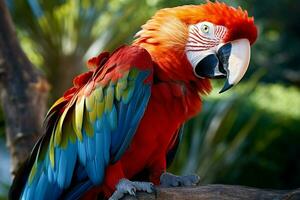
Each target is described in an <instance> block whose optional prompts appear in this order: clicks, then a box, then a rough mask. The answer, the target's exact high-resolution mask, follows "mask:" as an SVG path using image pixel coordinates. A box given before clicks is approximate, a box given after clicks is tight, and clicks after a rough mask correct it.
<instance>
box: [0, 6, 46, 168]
mask: <svg viewBox="0 0 300 200" xmlns="http://www.w3.org/2000/svg"><path fill="white" fill-rule="evenodd" d="M0 89H1V97H0V98H1V102H2V109H3V112H4V116H5V117H4V118H5V122H6V139H7V146H8V148H9V150H10V153H11V157H12V173H15V172H16V170H17V169H18V167H19V166H20V164H21V163H22V162H23V161H25V159H26V158H27V156H28V155H29V153H30V151H31V149H32V147H33V145H34V144H35V142H36V141H37V139H38V137H39V136H40V135H41V134H42V128H41V127H42V122H43V118H44V116H45V112H46V108H47V103H46V102H47V94H48V90H49V86H48V83H47V81H46V80H45V78H44V77H43V76H42V75H41V74H40V73H39V72H38V71H37V70H36V69H35V68H34V67H33V65H32V64H31V63H30V61H29V60H28V58H27V57H26V55H25V54H24V52H23V51H22V49H21V47H20V45H19V42H18V39H17V36H16V33H15V29H14V26H13V23H12V20H11V17H10V14H9V11H8V9H7V7H6V5H5V0H0Z"/></svg>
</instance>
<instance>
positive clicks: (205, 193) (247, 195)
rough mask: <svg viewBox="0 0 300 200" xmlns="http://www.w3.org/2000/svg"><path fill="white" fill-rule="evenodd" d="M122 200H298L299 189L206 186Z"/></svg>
mask: <svg viewBox="0 0 300 200" xmlns="http://www.w3.org/2000/svg"><path fill="white" fill-rule="evenodd" d="M123 199H124V200H133V199H139V200H146V199H147V200H151V199H157V200H159V199H161V200H171V199H172V200H175V199H181V200H190V199H193V200H215V199H218V200H238V199H240V200H250V199H264V200H273V199H276V200H296V199H300V188H298V189H295V190H264V189H257V188H251V187H244V186H233V185H206V186H197V187H180V188H157V193H156V196H155V194H148V193H137V198H136V197H133V196H129V195H127V196H126V197H124V198H123Z"/></svg>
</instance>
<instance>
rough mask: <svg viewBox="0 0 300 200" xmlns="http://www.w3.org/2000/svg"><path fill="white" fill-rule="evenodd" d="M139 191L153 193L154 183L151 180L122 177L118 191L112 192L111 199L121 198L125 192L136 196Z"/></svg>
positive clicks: (117, 187) (117, 199)
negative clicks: (133, 179) (142, 180)
mask: <svg viewBox="0 0 300 200" xmlns="http://www.w3.org/2000/svg"><path fill="white" fill-rule="evenodd" d="M137 191H144V192H148V193H152V192H154V191H155V189H154V184H153V183H151V182H139V181H130V180H128V179H121V180H120V181H119V183H118V184H117V186H116V191H115V192H114V193H113V194H112V196H111V197H110V198H109V200H119V199H121V198H122V197H123V196H124V195H125V194H130V195H132V196H135V193H136V192H137Z"/></svg>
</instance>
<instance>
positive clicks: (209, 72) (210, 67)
mask: <svg viewBox="0 0 300 200" xmlns="http://www.w3.org/2000/svg"><path fill="white" fill-rule="evenodd" d="M249 61H250V42H249V40H247V39H238V40H234V41H232V42H228V43H225V44H221V45H219V48H218V50H217V53H216V54H209V55H207V56H206V57H204V58H203V59H202V60H201V61H200V62H199V63H198V64H197V66H196V67H195V73H196V75H198V76H200V77H207V78H220V77H221V78H222V77H226V81H225V84H224V86H223V88H222V89H221V91H220V92H219V93H222V92H225V91H226V90H228V89H230V88H231V87H232V86H233V85H235V84H237V83H238V82H239V81H240V80H241V79H242V78H243V76H244V75H245V73H246V71H247V69H248V66H249Z"/></svg>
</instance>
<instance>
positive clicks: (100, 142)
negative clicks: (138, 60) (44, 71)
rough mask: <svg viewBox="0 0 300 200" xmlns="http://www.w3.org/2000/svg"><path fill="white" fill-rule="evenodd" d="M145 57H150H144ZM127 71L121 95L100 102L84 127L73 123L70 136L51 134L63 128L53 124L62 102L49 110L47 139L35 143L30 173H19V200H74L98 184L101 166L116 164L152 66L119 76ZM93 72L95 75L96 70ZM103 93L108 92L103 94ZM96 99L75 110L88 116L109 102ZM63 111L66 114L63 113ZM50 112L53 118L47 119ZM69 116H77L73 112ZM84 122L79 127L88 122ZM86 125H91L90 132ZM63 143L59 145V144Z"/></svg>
mask: <svg viewBox="0 0 300 200" xmlns="http://www.w3.org/2000/svg"><path fill="white" fill-rule="evenodd" d="M148 59H151V58H150V56H149V57H148ZM115 67H117V66H115ZM130 70H134V72H133V73H132V74H133V75H132V76H130V75H129V76H128V77H127V81H128V82H130V83H129V84H127V86H126V88H122V89H123V90H126V91H127V94H126V95H125V96H122V98H120V97H116V96H113V97H112V98H113V100H112V102H105V109H104V111H103V113H102V114H101V115H99V116H97V117H96V119H94V121H91V122H90V123H91V124H90V125H87V124H86V125H85V126H83V125H82V126H81V124H76V125H75V126H74V125H73V127H75V129H74V130H71V132H70V133H64V132H59V130H58V131H55V129H59V128H60V129H61V130H62V131H63V130H64V129H62V128H61V127H59V124H60V125H61V124H63V123H64V122H63V123H59V119H60V117H61V116H63V115H62V114H61V112H60V109H61V108H62V107H63V106H66V105H67V103H66V102H63V103H58V104H57V105H56V106H54V109H51V110H50V111H49V114H48V115H49V116H48V117H49V118H50V117H51V120H53V123H51V124H52V125H50V126H49V127H47V140H43V141H42V142H41V143H42V144H41V143H40V144H39V146H38V147H37V148H39V150H38V152H41V151H44V152H45V154H43V155H42V154H41V155H39V153H38V154H36V153H35V154H34V155H33V156H35V162H34V163H33V164H31V166H30V167H31V171H30V173H27V175H25V176H27V178H26V179H27V181H26V182H25V183H24V185H23V188H24V189H23V191H22V192H21V193H20V198H21V199H24V200H29V199H30V200H31V199H33V200H35V199H57V198H59V197H61V196H63V197H64V198H66V199H78V198H79V197H80V195H81V194H83V193H84V192H85V191H86V190H88V189H89V188H91V187H92V186H94V185H99V184H101V183H102V181H103V179H104V173H105V168H106V167H107V165H109V164H110V163H113V162H116V161H118V160H119V159H120V158H121V156H122V155H123V154H124V152H125V151H126V149H127V148H128V146H129V144H130V141H131V140H132V138H133V136H134V133H135V132H136V129H137V127H138V125H139V122H140V120H141V118H142V116H143V114H144V112H145V109H146V107H147V103H148V101H149V98H150V94H151V82H146V81H145V80H146V79H147V78H149V77H150V76H152V71H151V70H152V66H149V68H148V69H147V70H146V69H145V70H141V69H139V68H134V67H131V68H130V69H129V72H127V73H124V74H127V75H128V74H129V73H130ZM96 71H97V73H99V70H96ZM125 78H126V77H125ZM123 81H124V80H123ZM109 87H110V88H109ZM108 89H109V90H110V92H107V91H108ZM115 90H116V85H114V84H108V85H106V86H101V89H100V92H101V95H104V96H105V95H106V96H107V95H116V94H115V93H116V92H114V91H115ZM93 92H95V91H93ZM108 93H109V94H108ZM95 95H96V94H95ZM118 95H119V94H118ZM96 99H97V98H96V97H95V96H92V97H91V99H89V100H90V102H86V103H84V104H82V105H83V106H85V107H84V108H83V109H82V108H80V109H82V111H83V112H84V113H85V112H86V113H87V114H90V113H92V112H94V110H93V109H95V107H93V105H94V103H95V104H99V103H100V102H101V101H111V99H110V97H107V98H103V97H101V98H100V97H99V99H97V101H96ZM101 99H102V100H101ZM86 101H88V100H86ZM73 103H76V101H73ZM106 103H107V105H106ZM110 103H112V105H111V106H109V105H110ZM68 106H69V110H70V111H72V109H73V110H74V109H75V106H73V105H68ZM95 106H97V105H95ZM76 108H77V107H76ZM78 108H79V107H78ZM55 109H57V110H55ZM53 110H54V111H53ZM64 112H68V109H66V111H64ZM53 113H55V115H56V117H52V115H54V114H53ZM74 113H76V114H78V113H79V112H74ZM74 113H73V114H74ZM84 113H82V115H83V116H85V114H84ZM64 116H67V114H65V115H64ZM52 118H53V119H52ZM62 120H63V119H62ZM76 120H77V121H76V122H78V121H80V117H78V118H76ZM84 120H86V119H84ZM84 120H83V123H89V122H86V121H84ZM89 120H90V119H89ZM61 126H63V125H61ZM57 127H58V128H57ZM77 127H82V129H81V135H82V138H81V137H79V135H78V132H76V128H77ZM89 127H92V130H93V132H92V133H91V132H90V129H89ZM75 133H76V134H75ZM53 134H55V135H53ZM56 134H61V135H56ZM63 134H68V135H63ZM51 135H52V136H51ZM54 136H55V137H54ZM72 138H75V139H72ZM74 140H75V141H74ZM66 141H67V142H66ZM63 142H65V145H62V143H63ZM53 149H54V150H53ZM51 151H53V152H54V153H53V154H54V156H53V157H54V160H53V157H51ZM31 163H32V162H31ZM52 163H53V164H52ZM79 169H80V170H79ZM70 187H71V188H70ZM11 192H12V191H11Z"/></svg>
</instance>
